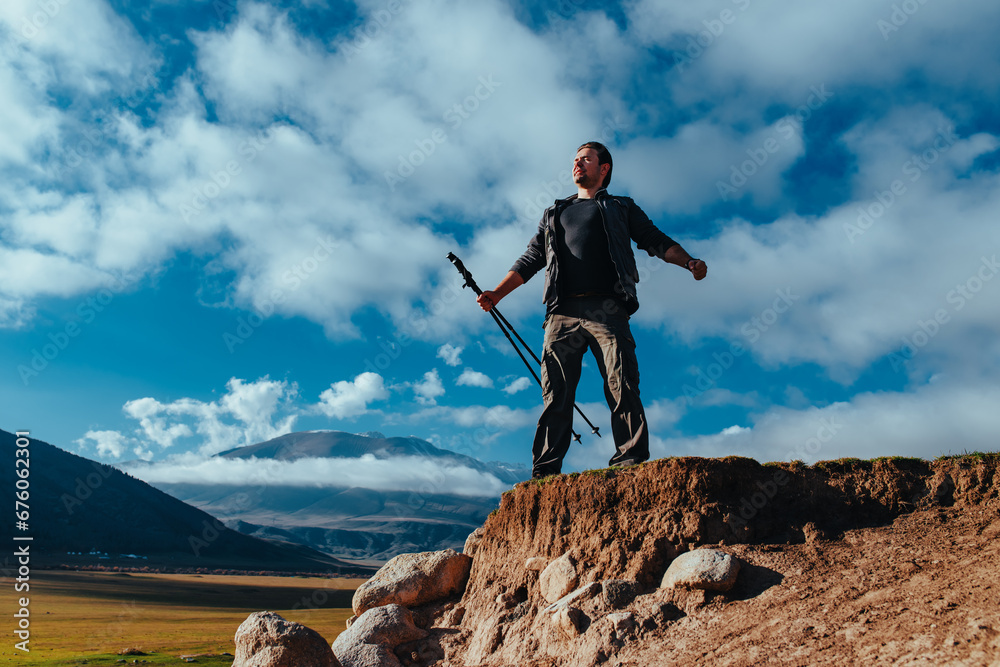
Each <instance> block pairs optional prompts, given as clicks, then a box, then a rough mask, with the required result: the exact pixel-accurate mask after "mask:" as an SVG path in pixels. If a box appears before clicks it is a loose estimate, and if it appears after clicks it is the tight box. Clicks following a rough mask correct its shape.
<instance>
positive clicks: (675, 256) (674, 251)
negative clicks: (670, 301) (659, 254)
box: [663, 245, 708, 280]
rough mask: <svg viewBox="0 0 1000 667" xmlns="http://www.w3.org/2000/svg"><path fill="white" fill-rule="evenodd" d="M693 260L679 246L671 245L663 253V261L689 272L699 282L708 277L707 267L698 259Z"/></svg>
mask: <svg viewBox="0 0 1000 667" xmlns="http://www.w3.org/2000/svg"><path fill="white" fill-rule="evenodd" d="M692 259H694V258H693V257H691V255H689V254H688V253H687V250H685V249H684V248H682V247H681V246H680V245H672V246H670V247H669V248H667V251H666V252H664V253H663V261H664V262H668V263H670V264H676V265H677V266H683V267H684V268H685V269H687V270H688V271H690V272H691V274H692V275H693V276H694V279H695V280H701V279H702V278H704V277H705V276H706V275H708V266H707V265H706V264H705V262H703V261H701V260H700V259H695V260H694V261H693V262H692V261H691V260H692Z"/></svg>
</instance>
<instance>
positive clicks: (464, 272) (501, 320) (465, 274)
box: [448, 252, 601, 442]
mask: <svg viewBox="0 0 1000 667" xmlns="http://www.w3.org/2000/svg"><path fill="white" fill-rule="evenodd" d="M448 261H450V262H451V263H452V264H454V265H455V268H456V269H457V270H458V272H459V273H460V274H461V276H462V278H464V279H465V284H464V285H462V287H469V288H471V289H472V291H473V292H475V293H476V296H479V295H480V294H482V293H483V290H481V289H479V285H477V284H476V281H475V279H474V278H473V277H472V272H470V271H469V270H468V269H467V268H465V264H463V263H462V260H460V259H459V258H458V257H457V256H456V255H455V253H453V252H449V253H448ZM489 313H490V315H492V316H493V321H494V322H496V323H497V326H498V327H500V331H502V332H503V334H504V336H506V337H507V341H508V342H509V343H510V344H511V345H512V346H513V347H514V351H515V352H517V356H519V357H521V361H523V362H524V365H525V366H527V367H528V371H529V372H530V373H531V377H533V378H535V382H537V383H538V386H539V387H541V386H542V381H541V379H540V378H539V377H538V374H537V373H535V369H534V368H532V367H531V364H530V363H528V360H527V359H526V358H525V357H524V353H523V352H521V348H519V347H518V346H517V343H515V342H514V339H513V338H511V337H510V334H511V333H513V334H514V336H516V337H517V340H518V341H519V342H520V343H521V345H523V346H524V349H525V350H527V351H528V354H530V355H531V358H532V359H534V360H535V363H537V364H538V365H541V363H542V361H541V359H539V358H538V355H537V354H535V353H534V352H533V351H532V350H531V348H530V347H528V344H527V343H525V342H524V339H523V338H521V336H520V335H519V334H518V333H517V331H515V330H514V327H513V326H511V324H510V322H508V321H507V318H506V317H504V316H503V314H502V313H501V312H500V310H499V309H498V308H497V307H496V304H494V305H493V307H492V308H490V310H489ZM508 329H509V330H510V332H509V333H508ZM573 407H574V408H575V409H576V411H577V413H578V414H579V415H580V416H581V417H583V421H585V422H587V425H588V426H590V432H591V433H593V434H594V435H596V436H597V437H598V438H600V437H601V431H600V429H599V428H598V427H596V426H594V424H593V422H591V421H590V420H589V419H587V415H585V414H583V410H581V409H580V406H579V405H577V404H576V403H573ZM571 432H572V434H573V439H574V440H576V441H577V442H580V434H579V433H577V432H576V431H575V430H572V429H571Z"/></svg>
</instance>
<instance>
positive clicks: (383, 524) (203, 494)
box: [153, 431, 530, 563]
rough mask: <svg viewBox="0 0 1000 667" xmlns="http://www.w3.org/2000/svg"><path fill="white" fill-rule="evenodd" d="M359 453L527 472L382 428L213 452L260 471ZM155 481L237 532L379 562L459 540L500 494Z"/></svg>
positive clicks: (523, 475) (511, 476)
mask: <svg viewBox="0 0 1000 667" xmlns="http://www.w3.org/2000/svg"><path fill="white" fill-rule="evenodd" d="M362 457H369V459H371V458H374V459H378V460H381V461H387V462H390V463H392V462H394V461H396V460H397V459H398V460H400V466H401V467H402V466H407V465H409V466H413V465H414V461H417V462H430V463H432V464H433V466H434V468H435V469H440V468H445V467H451V468H461V469H467V470H471V471H475V472H476V473H481V474H483V475H491V476H492V477H494V478H496V479H497V480H499V481H500V482H502V483H503V485H513V484H516V483H517V482H520V481H523V480H525V479H527V478H528V477H529V476H530V471H529V470H528V469H527V468H526V467H524V466H511V465H508V464H502V463H496V462H490V463H485V462H483V461H479V460H478V459H475V458H472V457H470V456H465V455H462V454H457V453H455V452H451V451H447V450H444V449H440V448H438V447H435V446H434V445H432V444H431V443H429V442H427V441H425V440H421V439H419V438H413V437H409V438H396V437H394V438H386V437H384V436H383V435H382V434H380V433H367V434H362V435H358V434H352V433H344V432H340V431H308V432H301V433H289V434H287V435H283V436H281V437H278V438H274V439H273V440H268V441H267V442H262V443H258V444H255V445H249V446H246V447H240V448H237V449H233V450H229V451H226V452H222V453H220V454H219V455H218V456H217V457H216V458H218V459H222V460H245V461H259V462H260V463H261V467H262V468H261V469H262V470H263V469H264V468H266V467H267V466H268V465H269V464H270V463H271V462H275V461H283V462H292V461H298V460H302V459H310V460H329V461H330V462H331V463H336V462H338V461H345V460H347V461H352V460H353V461H357V460H360V459H362ZM261 479H264V478H263V477H262V478H261ZM153 483H154V484H155V486H156V487H157V488H159V489H161V490H163V491H165V492H167V493H169V494H171V495H173V496H175V497H176V498H179V499H181V500H183V501H184V502H186V503H189V504H191V505H194V506H196V507H199V508H201V509H203V510H205V511H206V512H209V513H210V514H212V515H214V516H216V517H218V518H219V519H220V520H222V521H223V522H224V523H225V524H226V525H227V526H229V527H231V528H235V529H236V530H239V531H241V532H243V533H246V534H249V535H254V536H258V537H266V538H274V539H281V540H287V541H291V542H296V543H299V544H302V545H304V546H308V547H310V548H313V549H316V550H319V551H322V552H324V553H326V554H329V555H331V556H335V557H338V558H347V559H353V560H357V561H362V562H368V563H379V562H384V561H386V560H388V559H389V558H391V557H393V556H395V555H397V554H400V553H409V552H414V551H431V550H440V549H446V548H452V549H461V548H462V546H463V545H464V543H465V538H466V537H467V536H468V535H469V533H471V532H472V531H473V530H475V529H476V528H477V527H479V526H480V525H482V523H483V521H485V520H486V517H487V516H489V514H490V512H492V511H493V510H494V509H496V507H497V504H498V503H499V493H497V494H496V495H494V496H466V495H458V494H456V493H454V492H453V490H452V489H449V488H448V487H447V484H446V483H445V482H441V483H438V484H435V485H433V486H429V487H428V488H422V489H421V490H419V491H411V490H383V489H372V488H363V487H357V486H352V485H351V484H349V483H347V482H344V483H343V484H337V482H336V480H330V482H329V484H324V485H323V486H293V485H289V484H276V483H274V482H267V483H265V482H258V483H254V482H247V483H244V484H228V483H227V484H217V483H212V484H209V483H176V482H173V483H166V482H155V481H154V482H153ZM498 486H502V485H500V484H498Z"/></svg>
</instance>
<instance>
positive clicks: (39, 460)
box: [0, 430, 363, 573]
mask: <svg viewBox="0 0 1000 667" xmlns="http://www.w3.org/2000/svg"><path fill="white" fill-rule="evenodd" d="M16 441H17V438H16V436H15V435H14V434H12V433H8V432H6V431H2V430H0V451H3V452H4V456H5V457H6V459H7V460H8V461H13V460H14V455H13V452H14V450H15V448H16ZM29 441H30V444H29V446H28V448H27V449H28V452H29V458H28V460H29V462H30V465H29V468H28V470H29V471H30V476H29V478H28V482H29V486H28V491H29V498H28V505H29V507H30V518H29V520H28V530H26V531H23V532H19V534H23V535H29V536H31V537H32V538H33V539H32V541H31V544H32V545H33V552H32V553H34V554H36V556H37V560H35V561H33V562H37V563H45V564H48V565H53V564H59V563H68V564H71V565H72V564H75V565H80V564H84V565H88V564H104V565H115V564H119V565H120V564H122V563H121V562H118V563H116V562H115V561H116V559H117V558H119V557H120V556H121V557H122V558H124V557H126V556H125V555H127V557H128V560H127V561H125V564H129V565H147V566H149V567H177V568H206V569H253V570H273V571H310V572H324V571H325V572H330V571H335V572H336V571H343V572H344V573H347V572H359V573H360V572H363V569H362V568H357V567H356V566H354V565H352V564H350V563H345V562H342V561H338V560H336V559H334V558H332V557H330V556H327V555H325V554H322V553H319V552H317V551H314V550H312V549H309V548H306V547H304V546H302V545H301V544H291V543H279V542H276V541H268V540H261V539H257V538H255V537H251V536H248V535H245V534H242V533H240V532H238V531H235V530H230V529H228V528H226V527H225V526H224V525H222V524H221V523H219V522H218V521H217V520H216V519H215V518H214V517H212V516H210V515H209V514H208V513H206V512H204V511H202V510H200V509H198V508H195V507H192V506H190V505H187V504H185V503H183V502H181V501H180V500H178V499H176V498H174V497H172V496H170V495H168V494H166V493H164V492H162V491H160V490H158V489H156V488H154V487H152V486H150V485H149V484H147V483H146V482H143V481H142V480H139V479H136V478H135V477H132V476H131V475H129V474H127V473H124V472H122V471H120V470H118V469H117V468H114V467H112V466H108V465H104V464H102V463H98V462H96V461H92V460H90V459H86V458H84V457H81V456H77V455H76V454H72V453H70V452H67V451H64V450H62V449H59V448H58V447H55V446H53V445H50V444H48V443H46V442H42V441H40V440H36V439H34V438H30V439H29ZM3 468H4V475H3V477H4V481H5V483H4V488H3V492H2V495H3V497H4V498H5V499H6V498H8V497H9V500H10V502H9V506H10V507H11V508H13V506H14V502H13V490H14V488H15V484H14V482H15V477H14V466H13V465H10V466H6V465H5V466H3ZM13 514H14V513H13V512H2V513H0V515H2V516H0V529H2V530H3V531H4V533H5V534H13V533H14V529H15V526H14V523H13V521H14V517H13ZM69 552H72V554H74V555H73V556H70V555H68V554H69ZM91 553H93V554H96V555H95V556H94V557H93V558H90V559H87V558H86V557H77V556H76V555H77V554H91ZM98 560H100V562H97V561H98ZM91 561H93V562H91Z"/></svg>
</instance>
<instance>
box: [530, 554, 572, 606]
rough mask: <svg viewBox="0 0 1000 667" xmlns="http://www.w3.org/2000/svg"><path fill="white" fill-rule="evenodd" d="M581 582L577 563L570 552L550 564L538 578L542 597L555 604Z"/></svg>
mask: <svg viewBox="0 0 1000 667" xmlns="http://www.w3.org/2000/svg"><path fill="white" fill-rule="evenodd" d="M579 580H580V577H579V575H578V574H577V572H576V563H574V562H573V559H572V557H570V555H569V552H566V553H564V554H563V555H562V556H560V557H559V558H556V559H555V560H554V561H552V562H551V563H549V564H548V566H546V568H545V569H544V570H542V574H541V575H540V576H539V577H538V585H539V588H540V590H541V593H542V597H543V598H545V600H546V601H548V602H555V601H557V600H559V599H560V598H561V597H563V596H564V595H566V594H567V593H569V592H570V591H572V590H573V589H574V588H576V584H577V582H578V581H579Z"/></svg>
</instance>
